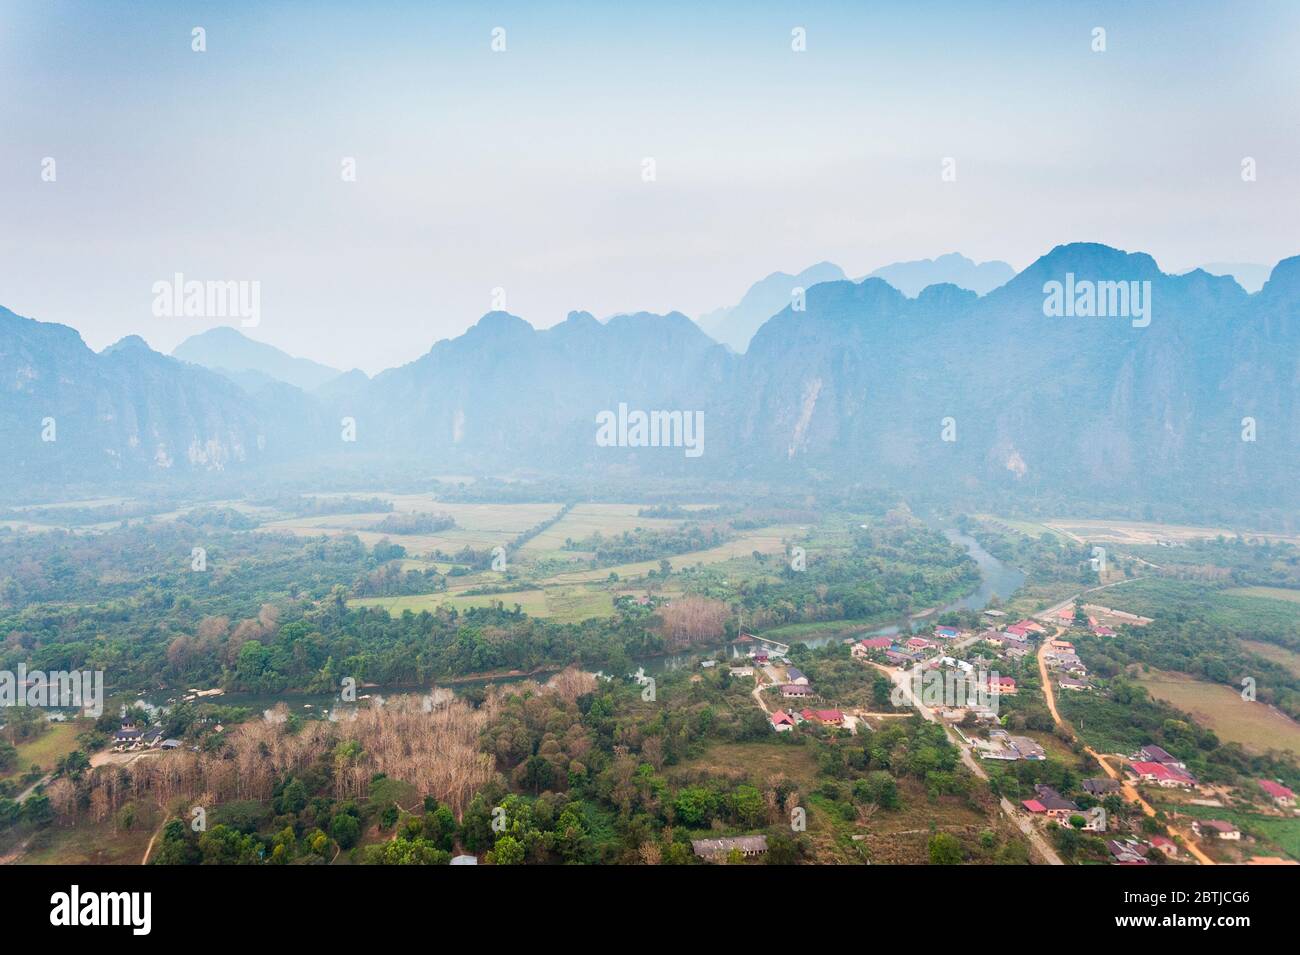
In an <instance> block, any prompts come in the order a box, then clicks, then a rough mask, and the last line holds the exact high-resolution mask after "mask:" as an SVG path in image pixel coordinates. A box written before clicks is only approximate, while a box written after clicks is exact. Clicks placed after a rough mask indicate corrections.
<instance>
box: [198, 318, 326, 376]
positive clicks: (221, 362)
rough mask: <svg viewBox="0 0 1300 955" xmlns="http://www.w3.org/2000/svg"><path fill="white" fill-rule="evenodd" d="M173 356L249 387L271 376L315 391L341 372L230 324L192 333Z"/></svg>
mask: <svg viewBox="0 0 1300 955" xmlns="http://www.w3.org/2000/svg"><path fill="white" fill-rule="evenodd" d="M172 357H173V358H179V359H181V360H182V361H188V362H191V363H192V364H195V365H202V366H203V367H204V368H208V369H211V370H212V371H216V372H220V373H221V374H223V375H225V376H226V377H227V378H230V379H231V380H232V381H234V382H235V383H236V384H238V385H240V386H241V387H243V388H245V389H246V390H252V389H253V388H255V387H256V386H257V385H259V384H264V383H265V381H266V379H267V378H270V379H274V380H275V381H280V382H284V383H285V384H289V385H293V386H294V387H295V388H301V389H302V390H303V391H312V390H314V389H316V388H319V387H320V386H321V385H323V384H325V383H326V382H327V381H331V380H333V379H334V378H337V377H338V376H339V374H341V373H340V371H339V370H338V369H337V368H330V367H329V366H328V365H322V364H320V363H319V362H315V361H312V360H311V359H309V358H297V357H295V356H293V355H290V354H289V353H288V352H284V351H281V350H280V349H279V348H276V347H275V346H274V345H268V344H267V343H265V342H259V341H256V340H255V339H252V338H249V337H248V336H247V335H245V334H244V333H243V332H241V331H239V329H237V328H232V327H231V326H229V325H217V326H216V327H214V328H209V329H208V330H207V331H205V332H200V333H199V334H197V335H191V336H190V337H189V338H187V339H185V341H183V342H181V343H180V344H179V345H177V346H176V348H175V349H173V351H172Z"/></svg>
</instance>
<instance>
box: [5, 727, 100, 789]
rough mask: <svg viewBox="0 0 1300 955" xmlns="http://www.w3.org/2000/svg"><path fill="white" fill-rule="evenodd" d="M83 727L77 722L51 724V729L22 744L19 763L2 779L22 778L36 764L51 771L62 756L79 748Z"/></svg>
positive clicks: (19, 747) (19, 746)
mask: <svg viewBox="0 0 1300 955" xmlns="http://www.w3.org/2000/svg"><path fill="white" fill-rule="evenodd" d="M80 732H81V727H80V726H79V725H78V724H77V722H76V721H69V722H66V723H51V724H50V728H49V729H48V730H46V731H45V732H44V733H42V734H41V735H40V736H38V737H37V738H36V739H34V740H31V741H30V742H27V743H20V744H19V745H18V747H17V749H18V763H17V765H16V767H15V768H14V769H13V770H11V771H10V772H8V773H6V774H4V775H0V779H9V778H12V777H14V776H20V775H22V774H23V773H25V772H27V770H28V769H30V768H31V765H32V764H33V763H36V764H37V765H38V766H40V767H41V769H43V770H47V771H48V770H51V769H53V768H54V764H55V763H56V762H57V761H58V759H59V757H60V756H66V755H68V753H71V752H72V751H73V750H74V749H76V748H77V734H78V733H80Z"/></svg>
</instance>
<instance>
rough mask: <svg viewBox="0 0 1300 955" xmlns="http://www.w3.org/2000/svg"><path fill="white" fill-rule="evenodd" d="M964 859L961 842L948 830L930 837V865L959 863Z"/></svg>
mask: <svg viewBox="0 0 1300 955" xmlns="http://www.w3.org/2000/svg"><path fill="white" fill-rule="evenodd" d="M961 860H962V851H961V842H960V841H959V840H958V839H957V837H956V836H954V835H951V834H949V833H946V832H936V833H935V834H934V835H933V836H931V837H930V865H958V864H960V863H961Z"/></svg>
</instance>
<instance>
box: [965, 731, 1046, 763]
mask: <svg viewBox="0 0 1300 955" xmlns="http://www.w3.org/2000/svg"><path fill="white" fill-rule="evenodd" d="M975 750H976V751H977V752H978V753H979V755H980V758H981V759H998V760H1003V761H1004V762H1014V761H1015V760H1018V759H1029V760H1035V761H1037V760H1043V759H1046V758H1047V753H1046V752H1044V750H1043V747H1042V746H1040V745H1039V744H1038V743H1036V742H1034V740H1032V739H1030V738H1029V737H1028V736H1012V735H1011V734H1010V733H1008V732H1007V731H1006V730H1004V729H992V730H989V738H988V740H987V741H985V740H982V739H977V740H975Z"/></svg>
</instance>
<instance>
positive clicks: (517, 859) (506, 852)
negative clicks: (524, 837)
mask: <svg viewBox="0 0 1300 955" xmlns="http://www.w3.org/2000/svg"><path fill="white" fill-rule="evenodd" d="M487 859H488V862H490V863H491V864H492V865H523V862H524V847H523V844H522V843H520V841H519V840H518V839H516V838H515V837H514V836H511V835H504V836H502V837H501V838H500V839H498V840H497V841H496V845H494V846H493V847H492V850H491V851H490V852H488V854H487Z"/></svg>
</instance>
